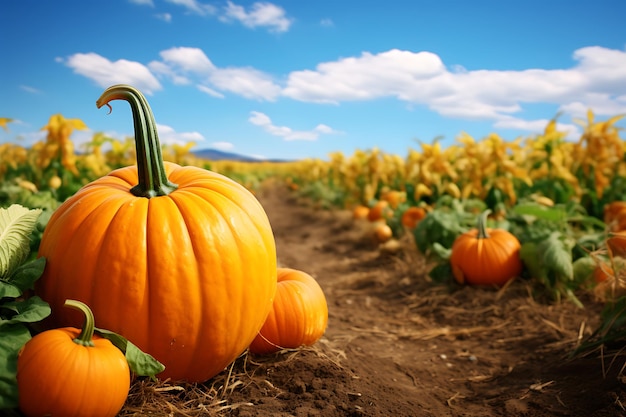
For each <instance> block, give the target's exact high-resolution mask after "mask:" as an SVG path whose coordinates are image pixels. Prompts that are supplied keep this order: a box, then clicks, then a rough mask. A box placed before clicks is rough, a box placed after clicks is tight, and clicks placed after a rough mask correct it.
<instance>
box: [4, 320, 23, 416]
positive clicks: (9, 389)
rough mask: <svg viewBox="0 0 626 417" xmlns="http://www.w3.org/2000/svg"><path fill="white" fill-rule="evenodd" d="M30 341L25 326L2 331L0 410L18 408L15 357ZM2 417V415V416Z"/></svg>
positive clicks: (16, 326) (14, 326) (11, 327)
mask: <svg viewBox="0 0 626 417" xmlns="http://www.w3.org/2000/svg"><path fill="white" fill-rule="evenodd" d="M29 340H30V332H29V331H28V329H27V328H26V327H25V326H22V325H19V324H14V325H11V326H6V327H4V328H3V329H2V337H0V410H3V409H9V408H16V407H17V406H18V392H17V380H16V379H15V375H16V373H17V356H18V352H19V350H20V349H21V348H22V346H24V344H25V343H26V342H28V341H29ZM3 415H4V414H3Z"/></svg>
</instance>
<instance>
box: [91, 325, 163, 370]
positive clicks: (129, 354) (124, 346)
mask: <svg viewBox="0 0 626 417" xmlns="http://www.w3.org/2000/svg"><path fill="white" fill-rule="evenodd" d="M96 333H98V335H100V336H102V337H104V338H105V339H108V340H110V341H111V343H113V344H114V345H115V346H116V347H117V348H118V349H119V350H121V351H122V352H124V356H126V360H127V361H128V366H129V367H130V370H131V371H133V372H134V373H135V374H136V375H139V376H148V377H150V378H151V379H156V375H157V374H158V373H161V372H163V370H164V369H165V365H163V364H162V363H161V362H159V361H158V360H156V359H155V358H154V357H153V356H152V355H150V354H148V353H145V352H143V351H142V350H141V349H139V348H138V347H137V346H135V345H134V344H133V343H132V342H130V341H129V340H127V339H126V338H125V337H124V336H121V335H119V334H117V333H114V332H112V331H110V330H104V329H98V328H96Z"/></svg>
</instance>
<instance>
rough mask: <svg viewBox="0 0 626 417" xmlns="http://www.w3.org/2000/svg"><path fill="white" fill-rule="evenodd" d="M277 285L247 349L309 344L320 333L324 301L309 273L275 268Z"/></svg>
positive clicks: (260, 351) (257, 350) (262, 351)
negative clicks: (272, 298)
mask: <svg viewBox="0 0 626 417" xmlns="http://www.w3.org/2000/svg"><path fill="white" fill-rule="evenodd" d="M277 281H278V287H277V290H276V298H275V299H274V305H273V307H272V310H271V311H270V314H269V315H268V316H267V320H266V321H265V324H264V325H263V327H262V328H261V331H260V332H259V334H258V335H257V337H256V338H255V339H254V340H253V341H252V343H251V344H250V352H252V353H256V354H267V353H272V352H277V351H279V350H281V349H287V348H288V349H295V348H298V347H301V346H310V345H312V344H314V343H315V342H316V341H317V340H319V338H321V337H322V336H323V335H324V332H325V331H326V325H327V324H328V305H327V304H326V297H325V296H324V292H323V290H322V288H321V287H320V286H319V284H318V283H317V281H316V280H315V279H314V278H313V277H312V276H310V275H309V274H307V273H305V272H303V271H299V270H296V269H291V268H278V274H277Z"/></svg>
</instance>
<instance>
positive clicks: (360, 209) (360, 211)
mask: <svg viewBox="0 0 626 417" xmlns="http://www.w3.org/2000/svg"><path fill="white" fill-rule="evenodd" d="M369 212H370V208H369V207H367V206H364V205H358V206H355V207H354V208H353V209H352V217H353V218H354V219H356V220H363V219H367V216H368V215H369Z"/></svg>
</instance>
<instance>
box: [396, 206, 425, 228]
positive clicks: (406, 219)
mask: <svg viewBox="0 0 626 417" xmlns="http://www.w3.org/2000/svg"><path fill="white" fill-rule="evenodd" d="M424 217H426V210H425V209H424V208H423V207H416V206H412V207H409V208H408V209H406V210H405V211H404V213H402V217H401V219H400V221H401V222H402V225H403V226H404V227H406V228H407V229H415V228H416V227H417V224H418V223H419V222H420V221H421V220H422V219H423V218H424Z"/></svg>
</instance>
